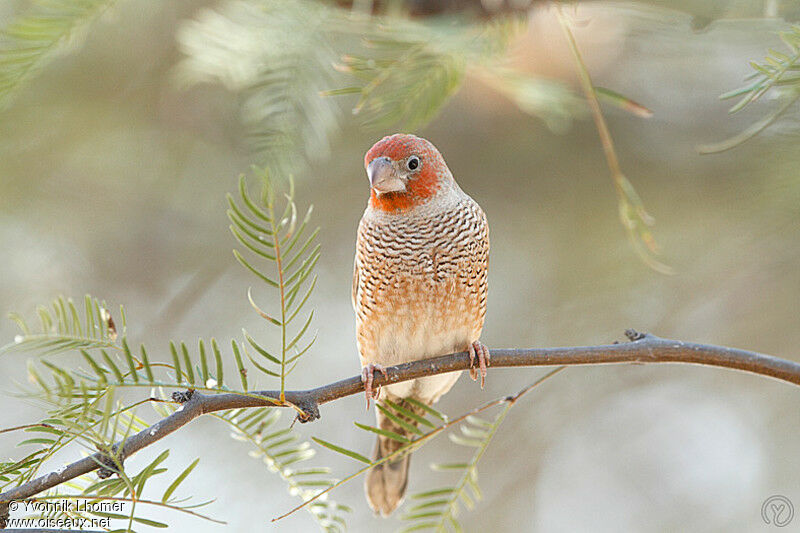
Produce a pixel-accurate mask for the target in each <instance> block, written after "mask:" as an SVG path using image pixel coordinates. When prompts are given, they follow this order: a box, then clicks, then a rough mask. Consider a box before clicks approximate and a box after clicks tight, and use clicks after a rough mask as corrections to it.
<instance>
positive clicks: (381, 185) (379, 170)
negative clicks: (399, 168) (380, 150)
mask: <svg viewBox="0 0 800 533" xmlns="http://www.w3.org/2000/svg"><path fill="white" fill-rule="evenodd" d="M367 176H369V185H370V187H372V188H373V189H374V190H375V192H377V193H378V194H384V193H387V192H399V191H405V190H406V184H405V181H403V179H402V178H400V177H399V176H398V175H397V172H396V171H395V169H394V165H392V162H391V160H390V159H389V158H388V157H376V158H375V159H373V160H372V161H370V162H369V165H367Z"/></svg>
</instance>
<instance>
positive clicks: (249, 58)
mask: <svg viewBox="0 0 800 533" xmlns="http://www.w3.org/2000/svg"><path fill="white" fill-rule="evenodd" d="M338 13H339V11H338V10H335V9H332V8H329V7H328V6H325V5H324V4H323V3H322V2H312V1H306V0H258V1H255V0H245V1H236V2H230V1H229V2H225V3H223V4H222V5H221V6H220V7H219V8H217V9H216V10H210V9H204V10H202V11H201V12H200V13H199V15H198V16H197V17H196V19H195V20H193V21H191V22H187V23H185V24H184V25H183V27H182V28H181V29H180V30H179V32H178V42H179V45H180V48H181V50H182V52H183V53H184V54H185V58H184V59H183V61H182V62H181V63H180V64H179V65H178V67H177V73H176V74H177V77H178V79H179V81H180V83H181V84H183V85H184V86H191V85H194V84H198V83H219V84H222V85H223V86H225V87H226V88H227V89H229V90H230V91H232V92H235V93H237V94H239V95H240V96H241V99H242V105H241V117H242V122H243V123H244V126H245V129H246V131H247V134H248V137H249V140H250V142H251V144H252V146H253V147H254V148H255V149H256V150H257V151H258V152H259V153H260V154H261V157H263V162H264V163H265V164H267V165H269V166H270V168H272V169H273V170H275V171H276V172H278V173H280V174H281V175H288V174H290V173H294V172H297V171H298V170H301V169H302V168H303V167H304V166H305V164H306V162H307V161H309V160H319V158H321V157H324V155H325V154H326V153H327V149H328V137H329V135H330V134H331V133H332V132H333V131H334V130H335V129H336V128H337V126H338V121H339V115H340V112H339V110H338V108H337V107H336V105H335V103H334V102H332V101H331V100H330V99H326V98H323V97H322V96H321V94H320V93H321V92H322V91H323V90H324V89H327V88H329V87H330V86H331V83H332V82H331V75H332V74H333V72H332V68H331V65H332V64H333V62H334V61H335V60H336V55H335V53H334V52H333V50H332V48H331V45H330V44H329V42H328V35H327V32H326V30H327V29H330V28H331V27H336V23H335V21H333V20H331V18H332V17H334V16H337V15H338Z"/></svg>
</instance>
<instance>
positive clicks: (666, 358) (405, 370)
mask: <svg viewBox="0 0 800 533" xmlns="http://www.w3.org/2000/svg"><path fill="white" fill-rule="evenodd" d="M625 334H626V336H627V337H628V339H629V340H630V341H631V342H626V343H621V344H610V345H599V346H578V347H566V348H538V349H537V348H522V349H510V350H493V351H492V358H491V366H492V367H493V368H500V367H515V366H531V367H534V366H576V365H605V364H618V363H688V364H695V365H704V366H715V367H721V368H730V369H733V370H740V371H743V372H749V373H751V374H758V375H761V376H767V377H771V378H775V379H778V380H781V381H785V382H787V383H793V384H795V385H800V363H796V362H794V361H787V360H785V359H779V358H777V357H773V356H770V355H764V354H760V353H757V352H750V351H746V350H738V349H735V348H727V347H724V346H712V345H707V344H695V343H690V342H683V341H675V340H668V339H662V338H659V337H655V336H653V335H649V334H641V333H637V332H636V331H633V330H628V331H626V332H625ZM469 367H470V360H469V354H468V353H466V352H462V353H455V354H450V355H442V356H439V357H433V358H431V359H423V360H419V361H413V362H410V363H404V364H402V365H396V366H392V367H389V368H387V369H386V373H387V377H384V376H383V375H381V374H376V376H375V382H374V385H387V384H392V383H399V382H402V381H408V380H411V379H415V378H420V377H424V376H431V375H435V374H444V373H446V372H454V371H459V370H467V369H469ZM363 391H364V386H363V384H362V383H361V377H360V376H356V377H351V378H347V379H343V380H341V381H337V382H335V383H331V384H328V385H323V386H321V387H317V388H315V389H309V390H300V391H286V401H287V402H288V403H287V404H285V405H287V406H288V405H290V404H291V405H294V406H297V407H299V408H301V409H302V410H303V412H305V413H306V414H307V418H306V420H305V421H308V420H314V419H317V418H319V406H320V405H321V404H324V403H328V402H332V401H334V400H338V399H340V398H344V397H347V396H352V395H353V394H358V393H361V392H363ZM255 395H258V396H262V397H264V400H261V399H259V398H257V397H254V396H255ZM185 396H186V397H188V399H187V400H186V401H185V403H183V405H181V406H180V407H179V408H178V410H177V411H175V412H174V413H172V414H171V415H169V416H167V417H166V418H163V419H162V420H160V421H158V422H157V423H156V424H154V425H152V426H150V427H148V428H146V429H144V430H142V431H140V432H139V433H137V434H135V435H133V436H131V437H129V438H128V439H126V440H125V441H124V443H122V442H120V443H118V445H117V446H122V454H121V457H122V458H123V459H124V458H126V457H129V456H131V455H133V454H134V453H136V452H137V451H139V450H141V449H142V448H145V447H147V446H150V445H151V444H153V443H155V442H156V441H159V440H161V439H162V438H164V437H166V436H167V435H169V434H170V433H172V432H174V431H176V430H177V429H179V428H181V427H183V426H185V425H186V424H188V423H189V422H191V421H192V420H194V419H195V418H197V417H199V416H201V415H204V414H207V413H213V412H216V411H225V410H228V409H239V408H249V407H277V406H278V405H276V400H279V398H280V391H254V392H252V393H251V395H250V396H243V395H240V394H235V393H222V394H212V395H208V394H201V393H199V392H194V393H193V394H191V395H185ZM103 461H104V457H103V455H102V454H101V453H95V454H94V455H91V456H89V457H86V458H84V459H81V460H79V461H76V462H74V463H72V464H70V465H68V466H66V467H65V468H62V469H59V470H58V471H56V472H51V473H49V474H46V475H44V476H41V477H38V478H36V479H34V480H31V481H29V482H27V483H24V484H22V485H20V486H19V487H16V488H14V489H11V490H9V491H6V492H4V493H2V494H0V521H2V520H1V519H2V518H3V517H6V516H8V504H9V502H11V501H19V500H23V499H26V498H30V497H32V496H34V495H36V494H39V493H40V492H44V491H46V490H48V489H50V488H53V487H55V486H57V485H60V484H61V483H64V482H66V481H69V480H71V479H74V478H76V477H78V476H81V475H83V474H87V473H89V472H92V471H93V470H97V469H98V468H101V467H102V465H103Z"/></svg>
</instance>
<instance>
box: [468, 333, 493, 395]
mask: <svg viewBox="0 0 800 533" xmlns="http://www.w3.org/2000/svg"><path fill="white" fill-rule="evenodd" d="M475 357H477V358H478V368H477V369H476V368H475ZM491 360H492V354H491V353H489V348H487V347H486V345H485V344H483V343H482V342H481V341H475V342H473V343H472V344H470V345H469V377H471V378H472V381H476V380H477V379H478V372H480V375H481V389H483V386H484V384H485V383H486V367H488V366H489V362H490V361H491Z"/></svg>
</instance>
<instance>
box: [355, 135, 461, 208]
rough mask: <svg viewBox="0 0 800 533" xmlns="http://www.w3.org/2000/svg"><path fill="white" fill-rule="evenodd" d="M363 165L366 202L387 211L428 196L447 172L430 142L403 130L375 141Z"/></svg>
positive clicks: (432, 194)
mask: <svg viewBox="0 0 800 533" xmlns="http://www.w3.org/2000/svg"><path fill="white" fill-rule="evenodd" d="M364 166H365V167H366V169H367V175H368V176H369V181H370V188H371V191H370V199H369V205H370V206H371V207H373V208H374V209H379V210H381V211H386V212H390V213H392V212H396V211H404V210H408V209H411V208H413V207H415V206H417V205H419V204H421V203H424V202H425V201H426V200H428V199H430V198H432V197H433V196H434V195H435V194H436V192H437V191H438V190H439V188H440V187H441V185H442V182H443V180H446V179H448V177H449V174H450V172H449V171H448V170H447V165H446V164H445V162H444V159H443V158H442V155H441V154H440V153H439V151H438V150H437V149H436V147H435V146H433V144H431V143H430V142H429V141H427V140H425V139H423V138H421V137H417V136H415V135H408V134H404V133H396V134H394V135H389V136H388V137H384V138H383V139H381V140H380V141H378V142H376V143H375V145H374V146H373V147H372V148H370V149H369V151H368V152H367V155H366V156H365V157H364Z"/></svg>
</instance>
